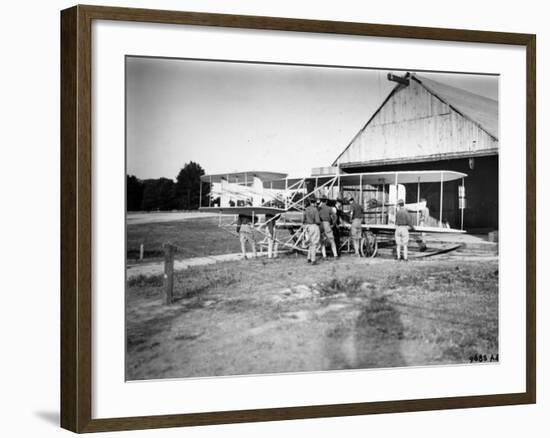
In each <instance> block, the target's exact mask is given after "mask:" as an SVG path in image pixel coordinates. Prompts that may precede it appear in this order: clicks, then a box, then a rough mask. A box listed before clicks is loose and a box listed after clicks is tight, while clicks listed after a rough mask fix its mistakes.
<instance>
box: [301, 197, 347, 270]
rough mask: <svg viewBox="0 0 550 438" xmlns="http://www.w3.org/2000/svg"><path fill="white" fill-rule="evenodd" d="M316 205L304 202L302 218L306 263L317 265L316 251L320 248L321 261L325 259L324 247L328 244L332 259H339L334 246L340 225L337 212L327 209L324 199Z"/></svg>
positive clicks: (335, 209)
mask: <svg viewBox="0 0 550 438" xmlns="http://www.w3.org/2000/svg"><path fill="white" fill-rule="evenodd" d="M316 204H317V205H315V204H313V203H311V202H310V201H309V200H306V203H305V207H306V208H305V210H304V216H303V224H304V227H305V230H304V232H305V237H306V242H307V244H308V252H307V262H308V263H311V264H313V265H315V264H317V260H316V258H317V250H318V249H319V246H321V255H322V256H323V259H326V258H327V253H326V245H325V243H328V244H329V245H330V248H331V250H332V255H333V256H334V258H337V257H339V254H338V248H337V245H336V238H335V232H336V234H337V235H338V225H339V224H340V216H339V211H338V208H337V207H336V206H331V207H329V206H328V205H327V200H326V199H325V198H322V199H320V200H319V201H318V202H317V203H316Z"/></svg>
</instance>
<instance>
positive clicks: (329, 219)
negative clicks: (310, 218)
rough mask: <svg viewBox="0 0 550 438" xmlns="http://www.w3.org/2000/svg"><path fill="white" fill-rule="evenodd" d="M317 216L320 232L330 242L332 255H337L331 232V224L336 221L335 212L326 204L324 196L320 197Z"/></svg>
mask: <svg viewBox="0 0 550 438" xmlns="http://www.w3.org/2000/svg"><path fill="white" fill-rule="evenodd" d="M319 218H320V219H321V233H322V235H323V237H324V239H325V240H326V241H327V242H328V243H329V244H330V248H331V249H332V255H333V256H334V258H336V257H338V251H337V250H336V242H335V241H334V234H333V232H332V224H333V223H334V222H336V214H335V213H334V212H333V211H332V208H330V207H329V206H328V205H327V200H326V199H325V198H323V199H321V205H320V207H319ZM323 246H324V243H323ZM325 254H326V253H325V252H324V253H323V257H326V255H325Z"/></svg>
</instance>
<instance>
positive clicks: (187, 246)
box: [126, 216, 285, 261]
mask: <svg viewBox="0 0 550 438" xmlns="http://www.w3.org/2000/svg"><path fill="white" fill-rule="evenodd" d="M233 220H234V218H233V216H222V223H223V224H230V223H231V222H233ZM218 223H219V218H217V217H205V218H200V219H186V220H180V221H171V222H159V223H143V224H128V225H127V227H126V233H127V249H126V251H127V252H126V253H127V257H128V260H129V261H132V260H134V261H135V260H137V259H138V258H139V246H140V244H143V245H144V258H145V259H146V261H153V260H160V259H161V258H162V257H163V249H162V245H163V244H164V243H167V242H169V243H172V244H173V245H176V246H177V247H178V252H177V253H176V258H178V259H183V258H189V257H203V256H207V255H218V254H228V253H236V252H239V251H240V244H239V239H238V237H237V236H235V235H231V234H229V233H228V232H227V231H225V230H223V229H221V228H220V227H219V226H218ZM230 229H232V230H233V231H234V230H235V227H231V228H230ZM280 233H281V234H283V233H285V232H283V231H280Z"/></svg>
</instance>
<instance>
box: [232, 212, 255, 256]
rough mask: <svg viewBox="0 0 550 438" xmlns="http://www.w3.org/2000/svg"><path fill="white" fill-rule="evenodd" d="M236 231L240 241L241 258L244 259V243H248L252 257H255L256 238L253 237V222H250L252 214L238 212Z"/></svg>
mask: <svg viewBox="0 0 550 438" xmlns="http://www.w3.org/2000/svg"><path fill="white" fill-rule="evenodd" d="M237 233H239V240H240V241H241V251H242V254H243V258H244V259H246V258H247V256H246V243H247V242H248V243H250V246H251V247H252V253H253V254H254V258H255V257H256V240H255V239H254V223H253V222H252V216H248V215H246V214H240V215H239V217H238V218H237Z"/></svg>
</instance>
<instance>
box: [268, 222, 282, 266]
mask: <svg viewBox="0 0 550 438" xmlns="http://www.w3.org/2000/svg"><path fill="white" fill-rule="evenodd" d="M280 217H281V215H280V214H277V215H273V214H266V215H265V222H266V226H267V234H268V236H267V258H268V259H271V258H277V252H278V249H279V243H278V242H277V239H276V237H275V222H276V221H277V219H279V218H280Z"/></svg>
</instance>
